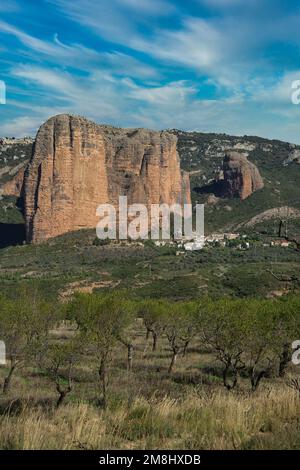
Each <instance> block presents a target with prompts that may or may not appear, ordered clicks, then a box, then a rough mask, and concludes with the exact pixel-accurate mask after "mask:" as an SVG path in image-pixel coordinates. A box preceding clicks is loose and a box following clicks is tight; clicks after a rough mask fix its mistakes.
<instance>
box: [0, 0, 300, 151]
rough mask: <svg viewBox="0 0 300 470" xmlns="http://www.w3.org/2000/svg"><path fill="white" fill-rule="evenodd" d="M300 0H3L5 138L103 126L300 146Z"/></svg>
mask: <svg viewBox="0 0 300 470" xmlns="http://www.w3.org/2000/svg"><path fill="white" fill-rule="evenodd" d="M299 25H300V2H299V1H298V0H297V1H296V0H295V1H293V0H289V1H288V2H287V1H283V0H248V1H245V0H176V1H175V0H173V1H171V0H26V1H24V0H22V1H21V0H1V3H0V62H1V69H0V80H3V81H5V83H6V87H7V104H6V105H0V135H2V136H3V135H15V136H23V135H34V134H35V132H36V129H37V128H38V127H39V126H40V125H41V124H42V123H43V122H44V121H45V120H46V119H47V118H48V117H50V116H52V115H54V114H58V113H65V112H70V113H74V114H80V115H84V116H86V117H88V118H90V119H92V120H95V121H97V122H99V123H108V124H113V125H117V126H126V127H136V126H137V127H150V128H154V129H164V128H179V129H184V130H199V131H204V132H226V133H229V134H238V135H244V134H249V135H260V136H265V137H269V138H278V139H283V140H288V141H291V142H295V143H300V105H299V106H296V105H293V104H292V102H291V84H292V81H293V80H297V79H299V80H300V27H299Z"/></svg>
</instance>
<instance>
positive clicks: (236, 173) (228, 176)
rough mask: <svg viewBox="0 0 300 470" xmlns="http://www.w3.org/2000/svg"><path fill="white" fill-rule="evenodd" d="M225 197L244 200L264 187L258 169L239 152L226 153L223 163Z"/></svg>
mask: <svg viewBox="0 0 300 470" xmlns="http://www.w3.org/2000/svg"><path fill="white" fill-rule="evenodd" d="M223 175H224V176H223V177H224V182H223V188H224V190H223V192H224V194H223V195H224V196H225V197H238V198H240V199H246V198H247V197H249V196H251V194H252V193H254V192H255V191H258V190H259V189H262V188H263V187H264V183H263V179H262V177H261V175H260V173H259V171H258V168H257V167H256V166H255V165H254V164H253V163H251V162H249V160H248V159H247V157H246V156H245V155H243V154H241V153H239V152H235V151H231V152H227V154H226V156H225V158H224V162H223Z"/></svg>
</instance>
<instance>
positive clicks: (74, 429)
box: [0, 387, 300, 449]
mask: <svg viewBox="0 0 300 470" xmlns="http://www.w3.org/2000/svg"><path fill="white" fill-rule="evenodd" d="M299 416H300V400H299V398H298V396H297V394H296V393H295V392H294V391H292V390H289V389H287V388H285V387H280V388H278V389H276V390H272V391H268V390H264V391H261V392H259V393H257V394H256V395H248V396H246V395H244V394H243V395H240V394H236V393H228V392H226V391H225V390H224V391H223V390H220V391H216V392H213V393H212V394H210V396H208V394H207V393H205V392H204V393H202V392H201V390H196V389H195V390H194V391H193V392H190V393H189V394H188V395H186V396H185V397H184V398H183V399H182V400H179V399H177V400H176V399H171V398H170V397H167V396H166V397H164V398H159V399H157V398H156V397H155V396H154V397H152V398H151V399H148V400H147V399H145V398H144V397H137V398H136V399H135V400H134V402H133V403H131V404H130V405H128V403H126V404H124V403H119V405H118V406H115V407H110V408H109V409H108V410H106V411H104V410H101V409H99V408H97V407H95V406H93V405H91V404H87V403H74V404H70V403H69V404H68V405H65V406H63V407H62V408H60V409H59V410H57V411H54V410H53V409H52V408H50V409H48V410H45V409H43V408H42V407H35V408H33V407H32V405H30V403H26V402H25V403H23V406H22V407H21V409H19V411H18V412H16V411H14V412H13V411H10V412H8V411H7V412H6V413H5V414H3V415H2V416H1V418H0V447H1V448H2V449H137V448H138V449H155V448H164V449H174V448H177V449H253V448H256V449H261V448H262V449H263V448H297V447H299V443H300V433H299V426H298V417H299Z"/></svg>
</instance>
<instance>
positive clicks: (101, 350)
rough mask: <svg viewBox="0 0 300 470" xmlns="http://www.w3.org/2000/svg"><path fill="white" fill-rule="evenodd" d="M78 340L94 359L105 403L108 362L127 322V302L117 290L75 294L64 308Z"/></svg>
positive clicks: (102, 399) (103, 402)
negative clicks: (77, 330) (75, 328)
mask: <svg viewBox="0 0 300 470" xmlns="http://www.w3.org/2000/svg"><path fill="white" fill-rule="evenodd" d="M68 311H69V318H72V319H73V320H76V322H77V324H78V327H79V330H80V332H81V336H82V341H83V342H84V343H85V344H86V347H87V348H88V350H89V351H90V352H91V353H92V354H93V355H95V357H96V358H97V363H98V377H99V383H100V395H101V397H100V400H99V402H101V403H102V404H103V407H104V408H106V406H107V386H108V365H109V362H110V359H111V354H112V351H113V350H114V348H115V346H116V343H117V341H118V340H119V338H120V337H121V336H122V333H123V331H124V329H125V328H126V326H127V325H128V323H129V319H130V315H128V304H126V299H124V298H123V297H122V295H120V293H109V294H105V295H99V294H77V295H76V296H75V299H74V300H73V301H72V302H71V304H70V305H69V308H68Z"/></svg>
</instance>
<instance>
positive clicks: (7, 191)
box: [0, 163, 27, 198]
mask: <svg viewBox="0 0 300 470" xmlns="http://www.w3.org/2000/svg"><path fill="white" fill-rule="evenodd" d="M26 165H27V163H24V164H22V165H18V167H17V171H16V172H15V174H13V173H12V172H10V173H9V176H10V177H11V179H10V180H8V181H7V182H6V183H4V184H3V185H2V186H1V189H0V193H1V195H3V196H14V197H17V198H19V197H21V196H22V193H23V186H24V173H25V168H26Z"/></svg>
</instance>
